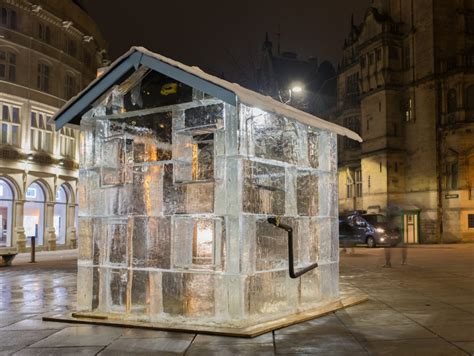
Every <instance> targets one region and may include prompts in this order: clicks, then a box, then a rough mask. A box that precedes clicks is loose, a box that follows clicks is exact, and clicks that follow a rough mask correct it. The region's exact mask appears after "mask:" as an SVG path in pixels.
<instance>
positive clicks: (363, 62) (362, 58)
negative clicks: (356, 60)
mask: <svg viewBox="0 0 474 356" xmlns="http://www.w3.org/2000/svg"><path fill="white" fill-rule="evenodd" d="M365 62H366V59H365V56H361V57H360V66H361V68H365Z"/></svg>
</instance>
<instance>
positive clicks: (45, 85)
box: [37, 63, 51, 92]
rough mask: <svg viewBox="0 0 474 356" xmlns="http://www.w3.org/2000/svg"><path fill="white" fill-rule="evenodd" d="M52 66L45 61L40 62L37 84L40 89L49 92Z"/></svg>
mask: <svg viewBox="0 0 474 356" xmlns="http://www.w3.org/2000/svg"><path fill="white" fill-rule="evenodd" d="M50 73H51V70H50V67H49V65H47V64H44V63H38V78H37V85H38V89H39V90H42V91H45V92H49V79H50Z"/></svg>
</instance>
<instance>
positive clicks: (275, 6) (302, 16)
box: [84, 0, 371, 84]
mask: <svg viewBox="0 0 474 356" xmlns="http://www.w3.org/2000/svg"><path fill="white" fill-rule="evenodd" d="M370 3H371V0H241V1H229V0H201V1H193V0H190V1H180V0H84V4H85V6H86V8H87V10H88V11H89V13H90V15H91V16H92V17H93V18H94V20H95V21H96V22H97V23H98V25H99V27H100V28H101V30H102V33H103V35H104V37H105V39H106V40H107V41H108V43H109V56H110V59H112V60H113V59H115V58H116V57H117V56H119V55H120V54H122V53H123V52H125V51H126V50H127V49H129V48H130V47H131V46H132V45H140V46H145V47H147V48H148V49H150V50H153V51H155V52H158V53H160V54H163V55H165V56H167V57H171V58H173V59H176V60H179V61H181V62H184V63H185V64H188V65H197V66H199V67H201V68H202V69H204V70H207V71H210V72H211V73H213V74H217V75H225V78H226V79H230V80H233V81H237V82H240V83H244V84H245V82H246V80H247V79H246V78H245V77H246V76H249V75H251V73H252V69H253V68H255V66H256V63H257V62H258V59H259V57H258V56H259V55H260V48H261V44H262V42H263V40H264V38H265V32H268V33H269V35H270V39H271V40H272V41H273V44H274V49H275V50H276V47H277V33H278V27H279V26H280V29H281V30H280V32H281V50H282V51H291V52H297V53H298V54H299V55H300V57H302V58H307V57H318V58H319V59H320V61H321V60H324V59H328V60H330V61H331V62H332V63H333V64H334V65H337V63H338V62H339V60H340V57H341V48H342V45H343V41H344V38H345V37H346V36H347V34H348V32H349V29H350V19H351V14H352V13H353V14H354V16H355V21H356V23H360V22H361V21H362V17H363V15H364V13H365V11H366V9H367V7H368V6H369V5H370ZM249 78H250V77H249Z"/></svg>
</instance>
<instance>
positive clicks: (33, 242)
mask: <svg viewBox="0 0 474 356" xmlns="http://www.w3.org/2000/svg"><path fill="white" fill-rule="evenodd" d="M37 236H38V224H36V225H35V234H34V236H30V238H31V260H30V263H36V261H35V257H36V256H35V255H36V237H37Z"/></svg>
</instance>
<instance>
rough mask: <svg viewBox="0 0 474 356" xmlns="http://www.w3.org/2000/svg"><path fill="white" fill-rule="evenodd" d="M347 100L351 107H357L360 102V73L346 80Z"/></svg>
mask: <svg viewBox="0 0 474 356" xmlns="http://www.w3.org/2000/svg"><path fill="white" fill-rule="evenodd" d="M345 100H346V102H347V103H348V104H350V105H357V104H358V102H359V73H354V74H351V75H349V76H348V77H347V78H346V97H345Z"/></svg>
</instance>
